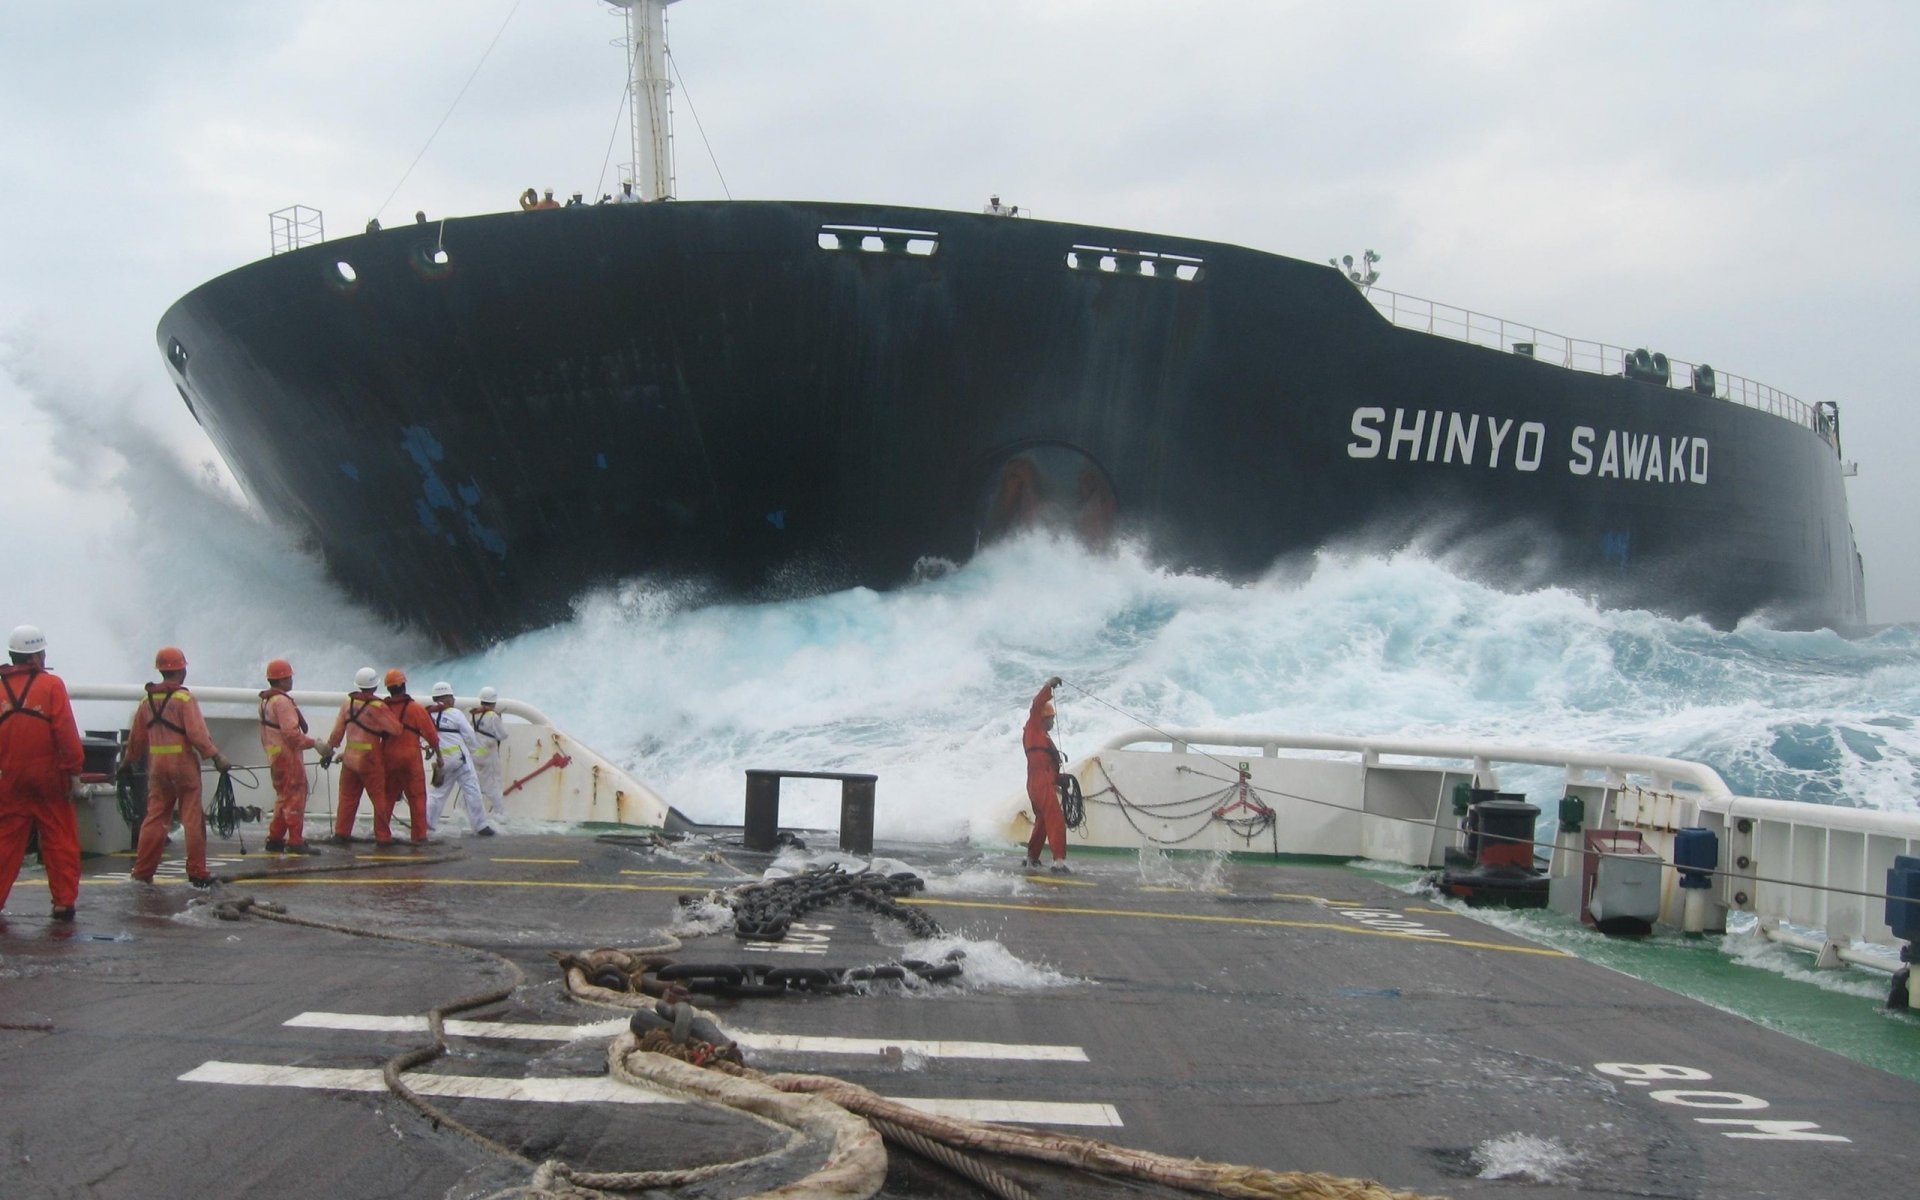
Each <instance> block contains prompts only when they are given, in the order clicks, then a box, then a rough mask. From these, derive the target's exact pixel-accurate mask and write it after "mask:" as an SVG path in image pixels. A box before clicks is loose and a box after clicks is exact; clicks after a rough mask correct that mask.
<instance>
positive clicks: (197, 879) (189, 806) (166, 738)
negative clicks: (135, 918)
mask: <svg viewBox="0 0 1920 1200" xmlns="http://www.w3.org/2000/svg"><path fill="white" fill-rule="evenodd" d="M153 669H154V670H156V671H158V672H160V682H159V683H150V684H148V685H147V695H146V698H145V699H143V700H141V701H140V703H139V704H138V705H137V706H135V708H134V710H133V729H132V731H131V732H130V733H129V734H128V735H127V750H126V753H125V754H124V755H122V756H121V759H120V769H121V771H123V772H128V773H131V772H132V770H133V764H135V763H137V762H139V761H140V760H141V759H143V758H144V759H146V760H147V819H146V820H144V821H142V822H141V823H140V845H139V848H138V849H137V850H136V851H135V852H134V856H133V877H134V878H135V879H137V880H139V881H140V882H141V883H152V882H153V872H154V868H156V867H158V866H159V865H160V853H161V849H162V847H164V846H165V845H166V841H167V826H168V825H169V824H171V823H172V821H173V818H174V814H175V813H176V812H178V813H179V816H180V830H181V832H182V833H183V834H185V835H186V839H187V882H188V883H191V884H192V885H193V886H195V887H202V888H203V887H210V886H212V884H213V876H212V875H210V874H208V873H207V818H206V813H205V811H204V810H203V809H202V808H201V807H200V760H201V759H203V758H210V759H212V760H213V765H214V767H215V769H217V770H218V771H220V773H221V774H225V773H226V771H227V760H226V759H225V758H223V757H221V754H220V751H219V749H218V748H216V747H215V746H214V744H213V735H212V734H210V733H208V732H207V721H206V718H205V717H202V716H201V715H200V704H199V702H198V701H197V700H195V699H194V698H193V693H192V692H189V691H188V690H187V689H186V687H185V686H184V685H185V683H186V680H187V656H186V655H184V654H182V653H181V652H180V649H179V647H177V646H162V647H160V652H159V653H158V654H156V655H154V656H153Z"/></svg>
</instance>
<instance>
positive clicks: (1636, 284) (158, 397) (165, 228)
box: [0, 0, 1920, 677]
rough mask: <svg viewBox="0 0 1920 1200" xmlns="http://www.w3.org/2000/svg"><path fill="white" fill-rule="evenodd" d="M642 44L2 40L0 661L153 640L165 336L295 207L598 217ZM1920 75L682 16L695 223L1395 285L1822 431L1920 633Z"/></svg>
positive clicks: (470, 15) (330, 37)
mask: <svg viewBox="0 0 1920 1200" xmlns="http://www.w3.org/2000/svg"><path fill="white" fill-rule="evenodd" d="M509 12H511V13H512V15H511V17H510V18H509V16H508V14H509ZM503 21H504V22H505V25H504V30H503V26H502V22H503ZM622 31H623V23H622V21H621V20H620V19H619V18H618V17H616V16H615V15H614V14H613V12H612V10H611V9H609V8H608V7H607V6H606V5H605V4H603V3H598V2H596V0H521V3H520V4H519V5H518V6H517V7H516V6H515V4H514V3H513V0H484V2H481V0H467V2H465V3H455V2H453V0H378V2H375V0H310V2H308V3H299V4H265V3H234V2H232V0H217V2H216V0H172V2H170V3H167V4H153V3H151V2H149V0H142V2H140V3H133V2H129V0H96V2H94V3H90V4H67V3H56V2H54V0H14V2H13V3H9V4H6V5H5V6H3V7H0V111H4V112H5V113H6V114H7V119H6V120H5V121H4V122H0V173H3V175H0V213H3V215H4V218H5V219H4V233H0V280H4V282H5V287H4V289H0V354H4V355H5V359H6V362H7V363H8V370H7V372H6V373H4V374H3V375H0V438H3V439H4V441H3V444H4V446H5V453H6V457H7V460H8V462H9V464H10V470H9V471H8V473H7V479H8V482H7V495H8V497H9V500H10V502H11V503H12V504H13V506H14V509H15V511H16V512H26V513H28V514H30V517H31V519H30V520H28V521H25V522H21V521H9V522H8V523H7V530H8V531H7V533H6V534H5V535H0V537H3V538H4V540H0V549H3V550H4V551H5V553H6V557H7V558H8V559H9V560H10V562H12V563H13V564H14V569H13V572H12V574H13V578H12V579H11V580H10V581H9V584H8V586H7V589H6V592H7V593H8V595H9V598H10V599H12V600H13V601H14V603H11V604H8V605H6V606H4V607H5V608H6V611H5V612H0V625H8V626H10V625H11V624H13V623H14V622H15V621H17V620H21V619H26V616H25V615H24V612H25V610H28V609H33V610H34V611H36V612H45V611H48V610H50V609H56V608H57V609H58V610H60V611H61V613H62V615H63V616H65V617H66V618H67V619H68V620H69V622H70V623H71V622H73V621H77V620H79V619H80V618H79V616H77V615H76V614H78V613H84V612H88V611H93V612H94V613H95V615H94V617H93V618H91V619H93V620H97V621H103V622H113V621H120V622H123V623H132V624H136V625H138V624H140V623H141V622H142V620H143V618H142V613H143V612H145V611H147V610H145V609H143V608H142V607H141V606H140V604H129V603H128V602H127V600H126V598H125V597H122V598H121V602H120V603H119V605H118V607H117V608H115V609H114V610H113V612H112V614H110V615H100V612H99V607H98V606H99V597H97V596H96V595H93V594H91V593H93V592H97V591H99V590H101V588H100V586H99V577H98V568H99V563H100V561H101V559H102V558H103V557H104V558H106V559H108V560H111V559H112V558H113V557H114V556H116V555H120V556H134V555H137V554H138V549H139V544H141V543H143V542H144V541H146V540H151V539H150V538H149V534H148V533H147V532H141V533H130V532H129V530H130V529H132V528H134V527H135V526H134V525H132V524H130V522H137V520H138V517H139V512H140V511H144V506H146V505H148V504H150V503H152V500H151V496H150V494H149V493H144V492H139V491H138V490H137V489H136V490H132V491H130V490H129V489H128V488H126V487H120V486H116V485H115V484H114V483H113V480H114V479H115V478H116V477H118V476H120V475H122V474H124V472H123V466H124V462H123V460H125V459H128V458H129V457H134V458H137V457H138V456H139V455H140V454H141V453H142V449H141V448H142V447H144V446H154V445H157V446H159V447H161V448H163V450H164V452H165V454H166V456H167V458H168V461H169V462H170V463H171V462H174V461H177V462H178V463H180V464H182V465H183V466H184V468H185V469H184V472H182V473H181V475H180V478H181V479H182V480H185V481H188V482H187V483H185V484H183V485H182V486H188V487H191V486H193V485H192V483H191V481H192V480H194V479H195V478H197V477H199V476H200V475H201V474H202V473H203V469H202V468H201V466H200V464H201V463H203V462H205V461H207V460H210V459H212V458H213V457H214V454H213V451H212V449H211V447H210V445H209V444H208V443H207V442H206V441H205V440H204V439H203V438H201V436H200V434H199V431H198V429H197V428H196V426H195V425H194V424H193V422H192V421H191V419H190V418H189V417H188V415H187V413H186V411H185V409H184V407H183V406H182V405H181V404H180V402H179V400H178V398H177V397H176V396H175V394H174V391H173V388H172V387H171V386H170V384H169V383H168V380H167V378H166V375H165V373H164V371H163V369H162V364H161V360H160V356H159V353H158V351H157V350H156V348H155V346H154V342H153V328H154V325H155V323H156V321H157V320H158V318H159V316H160V314H161V312H162V311H163V310H164V309H165V308H166V306H167V305H168V304H170V303H171V302H172V301H173V300H174V299H175V298H177V297H178V296H179V295H181V294H182V293H184V292H186V291H188V290H189V289H191V288H192V287H194V286H195V285H197V284H198V283H200V282H202V281H204V280H205V279H208V278H210V277H212V276H214V275H216V274H219V273H221V272H223V271H226V270H229V269H231V268H233V267H236V266H239V265H242V264H244V263H246V262H248V261H251V260H253V259H255V258H259V257H262V256H264V255H265V254H266V253H267V251H268V249H269V243H268V220H267V214H268V213H269V212H270V211H272V210H274V209H279V208H283V207H286V206H288V205H292V204H296V203H297V204H305V205H310V206H312V207H315V208H319V209H321V210H323V212H324V213H325V218H326V222H327V229H328V231H329V233H331V234H334V235H345V234H350V233H353V232H356V231H358V230H359V229H360V228H361V226H363V225H364V223H365V221H366V219H367V218H368V217H369V216H371V215H374V214H375V213H376V212H378V213H379V214H380V215H381V216H382V218H383V219H384V220H387V221H389V222H392V221H404V220H409V219H411V216H412V213H413V212H414V210H415V209H424V210H425V211H426V212H427V213H429V214H430V215H434V216H438V215H443V214H459V213H472V212H481V211H494V210H500V209H506V208H511V207H513V205H514V201H515V197H516V196H517V195H518V194H519V192H520V191H521V190H522V189H524V188H526V187H528V186H530V185H531V186H537V187H549V186H551V187H553V188H555V189H556V190H557V191H559V192H560V193H562V194H565V193H568V192H571V191H575V190H580V191H584V192H587V193H589V194H590V195H592V194H596V193H598V192H604V191H610V190H613V189H614V188H615V187H616V186H617V182H616V181H617V166H607V165H605V164H606V163H607V162H608V159H609V145H610V143H612V146H613V148H612V151H611V160H612V163H613V164H618V163H620V162H623V161H626V160H628V159H629V158H630V155H629V153H628V152H627V141H626V131H625V128H624V125H622V126H619V127H618V130H619V131H618V136H617V138H616V137H615V131H616V124H615V122H616V119H617V118H618V116H619V114H620V113H621V112H622V100H621V94H622V89H623V87H624V83H625V74H624V60H623V57H622V51H620V50H619V49H617V48H616V47H614V46H613V45H611V44H610V43H611V41H612V40H613V39H615V38H616V37H618V36H620V35H621V33H622ZM496 34H499V40H498V43H497V45H496V46H495V47H494V49H493V51H492V53H491V55H490V56H489V57H487V58H486V59H485V62H484V65H483V66H482V67H481V68H480V70H479V72H478V74H477V76H475V77H474V79H473V82H472V86H471V88H470V90H469V91H468V92H467V94H466V96H465V98H464V100H462V101H461V103H460V104H459V105H458V106H457V107H456V108H455V109H454V111H453V113H452V116H451V118H450V119H449V120H447V121H446V124H445V126H444V128H442V129H441V130H440V132H439V134H438V136H437V138H436V139H435V140H433V142H432V144H431V146H430V148H429V149H428V150H427V152H426V154H425V156H424V157H423V158H421V160H420V162H419V164H418V166H417V167H415V168H414V169H413V170H412V173H411V175H410V176H407V171H408V167H409V164H410V163H412V162H413V160H414V158H415V156H416V155H417V154H419V152H420V150H421V148H422V146H423V145H425V144H427V141H428V138H429V136H430V135H432V134H433V132H434V129H435V127H436V125H438V124H439V123H440V122H441V119H442V117H443V116H445V115H446V113H447V111H448V106H449V105H450V104H452V102H453V100H454V98H455V96H456V95H457V94H459V93H460V91H461V88H462V86H463V85H464V84H465V83H466V81H467V79H468V77H469V75H471V74H473V72H474V69H475V66H476V64H479V63H481V61H482V56H483V54H485V53H486V51H487V47H488V45H489V43H490V42H492V41H493V40H494V38H495V35H496ZM1916 34H1920V5H1913V4H1910V3H1909V4H1897V3H1860V2H1849V3H1846V4H1811V3H1766V2H1754V0H1740V2H1726V3H1701V2H1692V3H1686V4H1676V3H1574V2H1565V3H1555V2H1548V0H1498V2H1496V0H1487V2H1483V3H1435V2H1431V0H1429V2H1421V3H1412V2H1407V3H1399V2H1395V3H1386V2H1380V3H1369V2H1356V0H1340V2H1337V3H1335V2H1331V0H1329V2H1325V3H1281V2H1275V0H1262V2H1253V0H1242V2H1234V3H1229V2H1225V0H1222V2H1217V3H1209V2H1206V0H1187V2H1185V3H1180V4H1169V3H1166V2H1164V0H1158V2H1146V0H1140V2H1135V0H1097V2H1096V0H1024V2H1012V3H998V4H984V3H971V4H933V3H915V2H911V0H821V2H818V3H807V2H803V0H683V2H682V3H679V4H676V5H675V6H674V7H673V8H672V9H671V10H670V22H669V36H670V40H671V44H672V47H673V53H674V58H675V60H676V63H677V66H678V70H679V72H680V76H681V79H682V81H683V83H684V87H682V88H681V89H679V90H678V91H677V92H676V105H675V107H676V117H675V121H676V130H677V133H678V177H679V186H678V194H679V195H680V196H681V197H682V198H701V199H704V198H719V197H722V196H724V195H726V194H728V193H729V192H730V194H731V195H732V196H733V197H734V198H736V199H767V198H781V199H828V200H861V201H876V202H887V203H901V204H912V205H925V206H931V207H940V208H956V209H977V208H978V207H979V206H980V204H981V203H982V202H983V201H984V200H985V199H986V197H987V196H988V194H989V193H996V192H997V193H998V194H999V195H1000V196H1002V197H1003V198H1004V199H1005V200H1007V201H1009V202H1012V203H1016V204H1020V205H1022V206H1025V207H1028V208H1030V209H1031V210H1032V212H1033V213H1035V214H1036V215H1038V216H1040V217H1044V218H1058V219H1062V220H1073V221H1084V222H1089V223H1099V224H1111V225H1116V226H1121V227H1127V228H1134V229H1144V230H1153V231H1162V232H1167V233H1177V234H1181V235H1186V236H1192V237H1198V238H1207V239H1216V240H1222V241H1228V242H1235V243H1239V244H1242V245H1246V246H1252V247H1255V248H1258V249H1262V250H1269V251H1274V252H1277V253H1282V254H1288V255H1293V256H1296V257H1299V258H1304V259H1308V260H1312V261H1320V260H1324V259H1325V258H1327V257H1329V256H1332V255H1337V254H1342V253H1352V254H1355V255H1358V254H1359V252H1360V251H1361V250H1362V249H1364V248H1367V247H1372V248H1374V249H1376V250H1378V251H1380V252H1381V253H1382V254H1383V255H1384V261H1383V263H1382V264H1381V265H1382V268H1383V278H1382V280H1381V283H1382V285H1383V286H1386V287H1390V288H1393V289H1395V290H1397V291H1401V292H1404V293H1409V294H1412V295H1415V296H1421V297H1429V298H1433V299H1438V300H1443V301H1447V302H1450V303H1453V304H1458V305H1461V306H1465V307H1468V308H1472V309H1474V310H1476V311H1479V312H1482V313H1488V314H1492V315H1495V316H1499V317H1505V318H1509V319H1513V320H1519V321H1523V322H1526V323H1529V324H1533V325H1537V326H1539V327H1542V328H1544V329H1549V330H1553V331H1555V332H1559V333H1564V334H1569V335H1572V336H1576V337H1581V338H1588V339H1592V340H1596V341H1602V342H1607V343H1612V344H1615V345H1625V346H1642V345H1644V346H1649V347H1652V348H1655V349H1660V350H1664V351H1666V352H1667V353H1669V354H1671V355H1673V356H1674V357H1676V358H1681V359H1686V360H1689V361H1708V362H1711V363H1713V364H1714V365H1715V366H1716V367H1718V368H1719V369H1720V370H1722V371H1723V372H1732V373H1737V374H1741V375H1746V376H1749V377H1752V378H1755V379H1758V380H1762V381H1765V382H1767V383H1769V384H1772V385H1774V386H1776V387H1779V388H1782V389H1784V390H1786V391H1788V392H1791V393H1793V394H1794V395H1796V396H1798V397H1800V398H1801V399H1802V400H1805V401H1807V402H1809V403H1811V402H1815V401H1823V400H1832V401H1837V402H1838V403H1839V405H1840V409H1841V419H1842V433H1843V437H1844V439H1845V449H1846V456H1847V457H1848V458H1850V459H1854V460H1857V461H1858V462H1859V464H1860V474H1859V477H1858V478H1857V479H1855V480H1853V481H1851V482H1850V484H1849V485H1848V486H1849V491H1850V495H1851V502H1852V513H1853V522H1854V527H1855V530H1856V532H1857V534H1858V536H1859V541H1860V545H1861V548H1862V551H1863V553H1864V554H1865V557H1866V564H1867V584H1868V602H1869V607H1870V615H1871V617H1872V618H1873V619H1875V620H1881V621H1892V620H1914V619H1920V520H1917V519H1916V516H1920V512H1917V510H1916V506H1915V503H1914V501H1915V498H1916V496H1917V495H1920V449H1916V447H1915V444H1914V442H1915V439H1914V436H1913V435H1914V432H1915V430H1916V428H1917V425H1916V421H1915V420H1914V417H1913V413H1912V408H1913V406H1914V402H1915V401H1914V397H1913V396H1912V395H1911V394H1910V393H1911V390H1912V385H1913V381H1914V380H1915V378H1916V376H1920V369H1916V368H1920V349H1916V344H1917V343H1920V339H1916V338H1915V336H1914V333H1913V331H1912V330H1911V329H1910V328H1909V322H1911V321H1913V320H1914V318H1915V316H1916V313H1920V305H1917V304H1916V302H1915V301H1916V296H1915V289H1916V282H1915V281H1916V278H1920V272H1916V270H1915V266H1916V257H1917V256H1916V251H1915V233H1914V228H1915V221H1914V214H1915V209H1916V199H1917V198H1920V192H1917V190H1916V186H1915V184H1916V176H1917V175H1920V168H1916V163H1915V147H1916V145H1920V138H1917V137H1916V129H1915V125H1916V123H1917V122H1920V82H1916V77H1917V76H1920V71H1916V69H1915V66H1914V63H1913V54H1914V51H1915V50H1916V48H1920V37H1916ZM696 114H697V121H696ZM703 135H704V136H703ZM709 143H710V145H711V155H712V157H711V158H710V157H709V151H708V144H709ZM716 162H717V167H716ZM403 176H407V177H406V180H405V183H404V185H401V180H402V177H403ZM723 177H724V185H723V183H722V178H723ZM397 185H399V186H398V190H397V192H396V186H397ZM389 194H393V199H392V201H391V203H387V199H388V196H389ZM383 204H384V205H385V207H382V206H383ZM95 447H98V448H99V449H97V450H96V449H95ZM216 474H217V472H216ZM129 505H132V506H133V508H134V509H135V510H136V512H135V513H133V514H129V513H128V512H127V511H126V510H127V508H128V506H129ZM219 534H220V530H219V529H217V528H216V529H213V530H209V531H208V536H210V537H212V536H217V535H219ZM232 536H239V535H238V534H233V535H232ZM23 563H24V564H25V565H26V569H25V570H24V571H22V569H21V564H23ZM140 569H141V570H145V571H149V572H151V571H152V570H154V569H155V564H153V563H146V564H144V565H143V566H141V568H140ZM148 578H149V577H148V576H145V575H142V576H137V577H136V576H135V575H132V574H129V575H128V576H127V579H128V581H129V582H130V583H131V584H140V583H144V582H146V581H147V580H148ZM76 581H79V582H80V583H83V584H85V585H86V586H83V587H78V588H76V587H75V586H74V585H75V583H76ZM76 593H87V594H76ZM149 599H150V600H151V602H153V603H164V602H171V599H170V597H169V596H167V595H165V594H159V595H155V596H152V597H150V598H149ZM143 602H145V601H143ZM16 610H19V611H16ZM128 632H129V633H131V632H134V631H128ZM120 674H122V675H123V674H124V672H121V673H120ZM103 677H111V676H103Z"/></svg>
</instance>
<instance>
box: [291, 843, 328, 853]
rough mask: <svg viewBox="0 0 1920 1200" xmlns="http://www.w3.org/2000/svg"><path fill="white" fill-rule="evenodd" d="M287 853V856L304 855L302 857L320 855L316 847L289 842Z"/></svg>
mask: <svg viewBox="0 0 1920 1200" xmlns="http://www.w3.org/2000/svg"><path fill="white" fill-rule="evenodd" d="M287 853H288V854H304V855H307V856H308V857H312V856H313V855H316V854H319V853H320V848H319V847H317V846H309V845H307V844H306V843H305V842H290V843H288V845H287Z"/></svg>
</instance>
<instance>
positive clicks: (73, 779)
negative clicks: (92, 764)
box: [67, 775, 87, 800]
mask: <svg viewBox="0 0 1920 1200" xmlns="http://www.w3.org/2000/svg"><path fill="white" fill-rule="evenodd" d="M86 798H87V785H86V784H84V783H82V782H80V777H79V776H78V775H69V776H67V799H69V800H84V799H86Z"/></svg>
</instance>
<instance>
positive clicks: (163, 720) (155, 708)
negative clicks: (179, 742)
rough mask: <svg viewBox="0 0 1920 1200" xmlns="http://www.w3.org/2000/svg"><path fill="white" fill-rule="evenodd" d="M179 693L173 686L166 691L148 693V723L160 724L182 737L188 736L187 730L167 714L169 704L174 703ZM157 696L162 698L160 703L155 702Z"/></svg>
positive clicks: (149, 724)
mask: <svg viewBox="0 0 1920 1200" xmlns="http://www.w3.org/2000/svg"><path fill="white" fill-rule="evenodd" d="M179 694H180V693H179V692H176V691H174V690H173V689H172V688H168V689H167V690H166V691H165V692H148V693H147V725H148V726H149V727H152V726H154V725H159V726H161V727H162V728H165V729H171V730H173V731H174V732H175V733H177V734H179V735H180V736H181V737H186V736H187V731H186V730H185V729H184V728H183V727H181V726H180V725H179V724H178V723H177V722H175V721H174V720H173V718H171V717H169V716H167V705H169V704H172V703H173V698H174V697H175V696H178V695H179ZM156 696H157V697H158V698H159V700H160V703H158V704H155V703H154V698H155V697H156Z"/></svg>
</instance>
